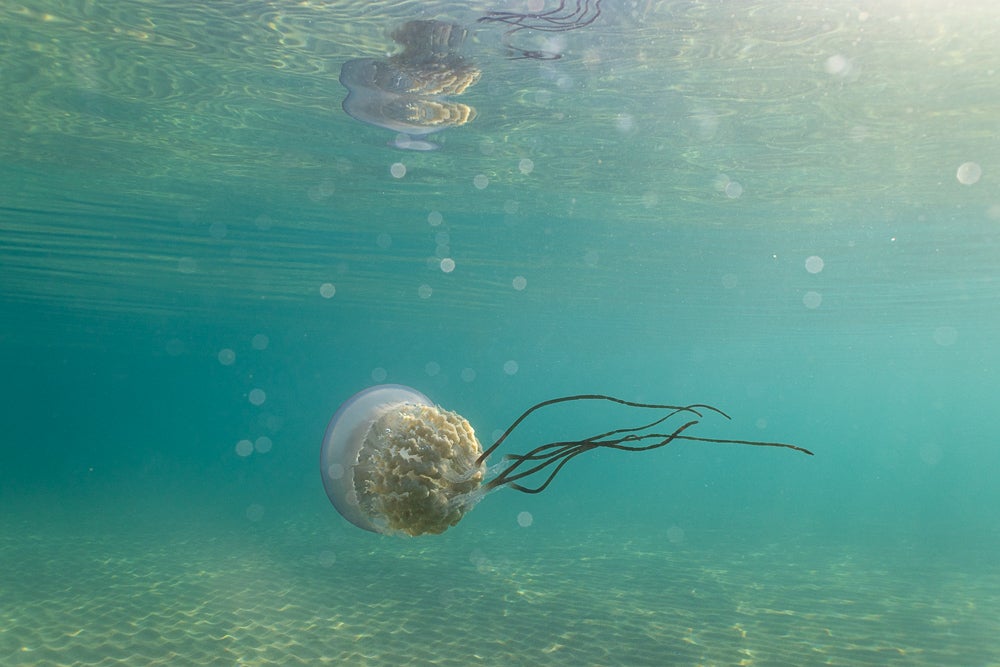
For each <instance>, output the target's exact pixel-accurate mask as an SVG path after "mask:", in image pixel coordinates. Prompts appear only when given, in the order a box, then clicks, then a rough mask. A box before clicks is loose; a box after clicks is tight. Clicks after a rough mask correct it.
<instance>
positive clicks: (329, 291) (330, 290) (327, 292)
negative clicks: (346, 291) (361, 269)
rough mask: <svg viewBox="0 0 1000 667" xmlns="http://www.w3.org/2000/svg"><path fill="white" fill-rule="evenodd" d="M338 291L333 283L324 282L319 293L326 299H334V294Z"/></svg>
mask: <svg viewBox="0 0 1000 667" xmlns="http://www.w3.org/2000/svg"><path fill="white" fill-rule="evenodd" d="M336 293H337V288H336V286H334V284H333V283H323V284H322V285H320V286H319V294H320V296H322V297H323V298H324V299H332V298H333V295H334V294H336Z"/></svg>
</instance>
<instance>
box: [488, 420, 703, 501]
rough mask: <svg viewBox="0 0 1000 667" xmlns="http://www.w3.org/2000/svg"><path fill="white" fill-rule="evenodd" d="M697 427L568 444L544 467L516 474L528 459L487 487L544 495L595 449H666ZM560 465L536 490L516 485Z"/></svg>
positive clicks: (546, 459) (499, 476)
mask: <svg viewBox="0 0 1000 667" xmlns="http://www.w3.org/2000/svg"><path fill="white" fill-rule="evenodd" d="M697 423H698V421H697V420H692V421H689V422H687V423H685V424H682V425H681V426H680V427H678V428H677V429H675V430H674V432H673V433H647V434H645V435H638V434H631V435H627V436H625V437H624V438H620V439H618V440H609V441H601V440H593V441H580V442H578V443H567V445H568V446H567V447H566V448H565V449H562V450H560V451H559V453H556V454H553V455H551V456H549V457H543V458H544V462H543V463H540V464H538V465H536V466H533V467H532V468H530V469H528V470H525V471H522V472H519V473H517V474H513V473H514V472H515V471H516V470H517V468H518V467H519V466H520V464H521V463H523V462H524V461H525V460H526V459H524V458H520V459H519V460H518V461H517V462H516V463H515V464H514V465H512V466H510V467H509V468H507V469H506V470H504V471H503V472H502V473H500V474H499V475H498V476H497V477H496V478H494V479H493V480H492V481H490V482H489V483H488V484H487V486H489V487H490V488H492V487H495V486H500V485H503V484H508V485H510V487H511V488H512V489H516V490H518V491H521V492H522V493H541V492H542V491H543V490H545V487H547V486H548V485H549V483H550V482H551V481H552V480H553V479H554V478H555V476H556V475H557V474H558V473H559V471H560V470H562V468H563V466H564V465H566V464H567V463H569V460H570V459H572V458H573V457H575V456H578V455H580V454H582V453H584V452H587V451H590V450H591V449H596V448H597V447H607V448H611V449H625V450H629V451H636V452H638V451H644V450H648V449H656V448H657V447H663V446H664V445H668V444H670V442H671V441H672V440H674V439H676V438H677V437H679V436H680V434H681V432H682V431H684V430H686V429H688V428H690V427H691V426H694V425H695V424H697ZM652 438H659V441H658V442H654V443H653V444H651V445H644V446H642V447H633V446H628V445H622V444H621V443H622V442H637V441H641V440H648V439H652ZM557 461H558V465H556V467H555V470H553V471H552V472H551V473H549V476H548V477H546V478H545V481H544V482H542V484H541V485H539V486H537V487H535V488H528V487H526V486H523V485H521V484H515V483H514V482H515V481H517V480H519V479H523V478H525V477H530V476H531V475H533V474H535V473H536V472H539V471H541V470H543V469H545V468H547V467H548V466H550V465H552V464H554V463H556V462H557Z"/></svg>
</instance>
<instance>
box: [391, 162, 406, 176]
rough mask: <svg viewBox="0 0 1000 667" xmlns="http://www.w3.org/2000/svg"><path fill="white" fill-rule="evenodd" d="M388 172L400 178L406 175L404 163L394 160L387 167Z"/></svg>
mask: <svg viewBox="0 0 1000 667" xmlns="http://www.w3.org/2000/svg"><path fill="white" fill-rule="evenodd" d="M389 173H390V174H392V177H393V178H402V177H403V176H406V165H405V164H403V163H402V162H394V163H393V164H392V166H391V167H389Z"/></svg>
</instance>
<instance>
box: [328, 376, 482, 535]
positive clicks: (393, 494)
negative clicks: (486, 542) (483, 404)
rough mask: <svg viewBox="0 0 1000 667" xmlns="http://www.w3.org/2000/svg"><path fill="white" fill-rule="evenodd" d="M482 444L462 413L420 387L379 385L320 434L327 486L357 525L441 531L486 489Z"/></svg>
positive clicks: (410, 531)
mask: <svg viewBox="0 0 1000 667" xmlns="http://www.w3.org/2000/svg"><path fill="white" fill-rule="evenodd" d="M481 454H482V447H481V446H480V444H479V440H478V439H477V438H476V434H475V432H474V431H473V429H472V426H471V425H470V424H469V422H468V421H466V420H465V419H464V418H463V417H461V416H459V415H457V414H456V413H454V412H449V411H447V410H443V409H441V408H439V407H436V406H435V405H434V404H433V403H432V402H431V401H430V399H428V398H427V397H426V396H424V395H423V394H422V393H420V392H419V391H417V390H415V389H412V388H410V387H405V386H403V385H379V386H376V387H371V388H369V389H365V390H364V391H361V392H359V393H357V394H355V395H354V396H352V397H351V398H350V399H348V400H347V401H346V402H345V403H344V404H343V405H342V406H340V409H339V410H337V412H336V414H334V416H333V419H332V420H331V421H330V425H329V426H328V427H327V430H326V436H325V437H324V438H323V449H322V455H321V469H322V473H323V485H324V487H325V488H326V494H327V496H328V497H329V498H330V501H331V502H332V503H333V506H334V507H336V508H337V511H338V512H340V514H341V515H342V516H343V517H344V518H345V519H347V520H348V521H350V522H351V523H353V524H354V525H355V526H358V527H359V528H364V529H365V530H370V531H372V532H375V533H383V534H402V535H422V534H425V533H442V532H444V531H445V530H447V529H448V528H449V527H451V526H453V525H455V524H456V523H458V522H459V520H461V518H462V517H463V516H464V515H465V513H466V512H467V511H468V510H469V509H471V508H472V507H473V506H474V505H475V504H476V502H477V501H478V499H479V498H480V497H481V494H479V493H477V492H478V491H479V487H480V483H481V482H482V479H483V469H482V466H481V465H480V464H479V463H478V462H477V461H478V459H479V457H480V455H481Z"/></svg>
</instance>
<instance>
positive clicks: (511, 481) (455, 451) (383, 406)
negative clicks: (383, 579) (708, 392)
mask: <svg viewBox="0 0 1000 667" xmlns="http://www.w3.org/2000/svg"><path fill="white" fill-rule="evenodd" d="M572 401H602V402H610V403H615V404H618V405H621V406H625V407H628V408H635V409H638V410H648V411H657V412H658V413H659V414H658V417H657V418H656V419H654V420H652V421H649V422H645V423H642V424H640V425H637V426H629V427H623V428H617V429H611V430H608V431H604V432H602V433H597V434H595V435H592V436H590V437H587V438H583V439H582V440H560V441H556V442H549V443H545V444H542V445H539V446H537V447H535V448H534V449H532V450H530V451H529V452H527V453H526V454H508V455H507V456H505V457H504V459H503V461H502V462H500V463H499V464H496V465H495V466H489V467H488V466H487V464H486V459H487V458H488V457H489V456H490V454H492V453H493V452H494V451H496V449H497V448H498V447H499V446H500V445H501V444H502V443H503V442H504V441H505V440H506V439H507V437H508V436H510V435H511V433H513V432H514V430H515V429H517V427H518V426H520V425H521V423H522V422H524V420H525V419H527V418H528V417H529V416H530V415H531V414H533V413H534V412H536V411H537V410H540V409H542V408H545V407H548V406H551V405H556V404H559V403H568V402H572ZM706 414H715V415H718V416H721V417H724V418H726V419H729V416H728V415H727V414H726V413H724V412H722V411H721V410H719V409H718V408H714V407H712V406H710V405H702V404H695V405H662V404H654V403H637V402H633V401H626V400H623V399H620V398H615V397H613V396H605V395H603V394H578V395H574V396H563V397H559V398H553V399H550V400H547V401H542V402H541V403H538V404H536V405H533V406H531V407H530V408H528V409H527V410H525V411H524V412H523V413H522V414H521V416H520V417H518V418H517V419H515V420H514V422H513V423H512V424H511V425H510V426H509V427H508V428H507V430H506V431H504V432H503V434H502V435H501V436H500V437H499V438H498V439H497V440H496V442H494V443H493V444H492V445H490V447H488V448H487V449H485V450H483V448H482V446H481V445H480V444H479V440H478V439H477V438H476V435H475V431H474V430H473V428H472V426H471V425H470V424H469V422H468V421H467V420H466V419H465V418H464V417H462V416H461V415H458V414H457V413H454V412H451V411H448V410H445V409H443V408H440V407H437V406H435V405H434V404H433V402H431V400H430V399H429V398H427V397H426V396H424V395H423V394H422V393H420V392H419V391H417V390H415V389H412V388H410V387H406V386H403V385H392V384H389V385H378V386H375V387H370V388H368V389H365V390H364V391H361V392H358V393H357V394H355V395H354V396H352V397H351V398H350V399H348V400H347V401H346V402H344V404H343V405H341V406H340V408H339V409H338V410H337V412H336V414H334V416H333V419H331V420H330V424H329V426H328V427H327V430H326V435H325V437H324V438H323V448H322V454H321V458H320V467H321V473H322V476H323V486H324V487H325V489H326V494H327V496H328V497H329V498H330V501H331V502H332V503H333V506H334V507H336V508H337V511H338V512H340V514H341V515H342V516H343V517H344V518H345V519H347V520H348V521H350V522H351V523H353V524H354V525H356V526H358V527H359V528H363V529H365V530H369V531H372V532H375V533H383V534H387V535H391V534H398V535H423V534H427V533H432V534H433V533H443V532H444V531H445V530H447V529H448V528H450V527H451V526H454V525H455V524H457V523H458V522H459V521H460V520H461V519H462V517H463V516H465V514H466V512H468V511H469V510H471V509H472V508H473V507H475V505H476V503H478V502H479V501H480V500H481V499H482V498H483V497H484V496H485V495H486V494H487V493H489V492H490V491H492V490H494V489H498V488H500V487H508V488H511V489H514V490H516V491H521V492H522V493H540V492H542V491H544V490H545V489H546V488H547V487H548V486H549V484H550V483H551V482H552V480H553V479H555V477H556V475H558V474H559V472H560V471H561V470H562V469H563V467H564V466H565V465H566V464H567V463H568V462H569V461H570V460H571V459H573V458H574V457H576V456H578V455H579V454H582V453H584V452H587V451H590V450H592V449H596V448H598V447H605V448H608V449H618V450H623V451H630V452H639V451H646V450H650V449H656V448H658V447H663V446H665V445H668V444H670V443H672V442H674V441H678V440H685V441H693V442H705V443H720V444H737V445H751V446H755V447H777V448H784V449H791V450H795V451H798V452H802V453H804V454H808V455H810V456H812V452H811V451H809V450H808V449H804V448H802V447H799V446H797V445H790V444H786V443H780V442H760V441H754V440H732V439H722V438H705V437H699V436H694V435H690V434H689V432H688V431H689V429H691V428H692V427H694V426H695V425H697V424H698V423H700V421H701V419H702V418H703V417H704V416H705V415H706ZM535 476H537V477H536V479H539V480H540V481H537V482H536V483H534V485H527V481H528V479H529V478H532V477H535ZM487 477H489V479H487Z"/></svg>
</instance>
